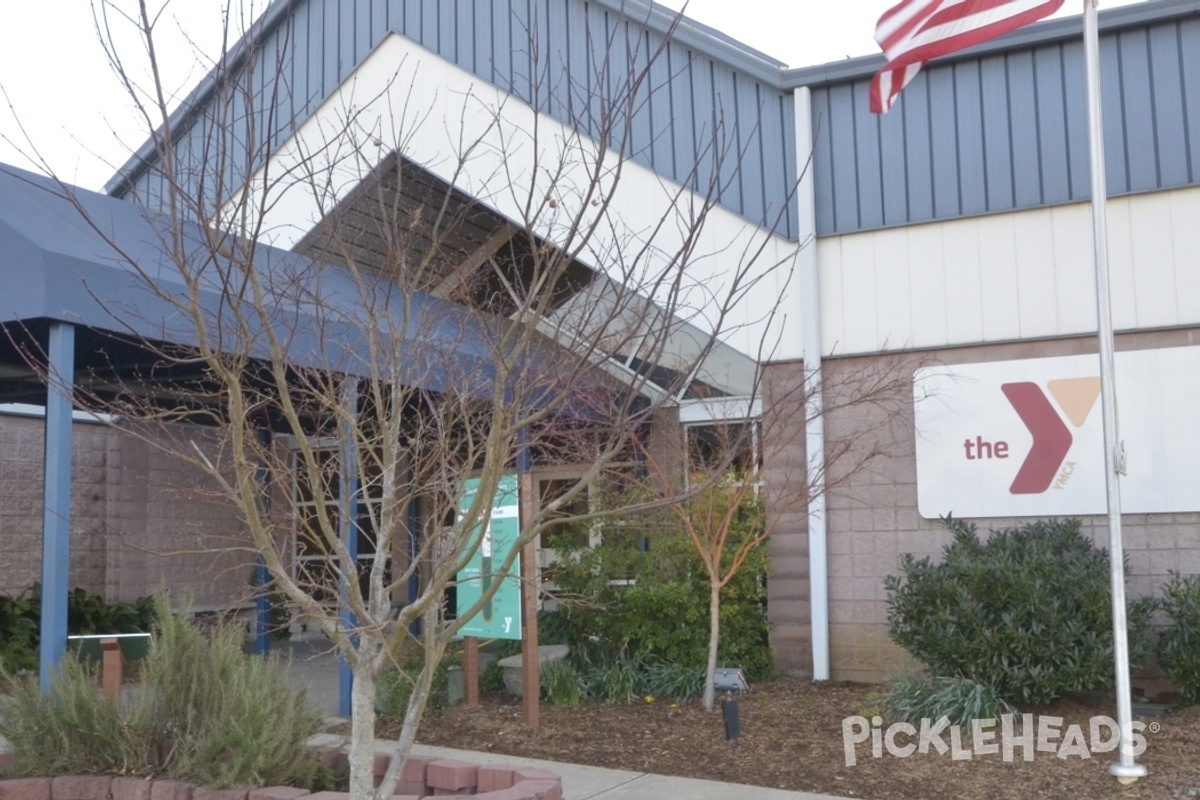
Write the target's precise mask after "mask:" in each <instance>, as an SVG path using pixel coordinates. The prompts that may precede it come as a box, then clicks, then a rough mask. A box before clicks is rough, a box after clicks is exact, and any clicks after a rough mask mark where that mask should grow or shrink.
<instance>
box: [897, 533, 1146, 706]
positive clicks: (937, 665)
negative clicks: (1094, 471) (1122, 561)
mask: <svg viewBox="0 0 1200 800" xmlns="http://www.w3.org/2000/svg"><path fill="white" fill-rule="evenodd" d="M945 522H946V524H947V526H948V527H949V528H950V530H951V531H952V532H953V534H954V541H953V543H951V544H950V545H949V546H947V547H946V549H945V552H944V557H943V559H942V561H941V563H938V564H934V563H932V562H931V560H930V559H928V558H922V559H916V558H914V557H913V556H911V555H905V556H904V557H903V559H902V561H901V565H900V569H901V574H900V575H899V576H889V577H888V578H887V579H886V580H885V585H886V588H887V593H888V622H889V625H890V633H891V636H892V639H893V640H894V641H895V642H896V643H897V644H899V645H900V646H902V647H903V648H904V649H905V650H907V651H908V652H909V653H911V654H912V655H913V656H914V657H916V658H917V659H918V660H920V661H921V662H922V663H924V664H925V665H926V666H927V667H928V668H929V671H930V672H931V674H933V675H937V676H939V677H952V678H969V679H971V680H972V681H977V682H979V683H982V684H987V685H989V686H992V687H994V688H995V689H996V692H997V693H998V694H999V696H1000V697H1001V698H1003V699H1005V700H1009V701H1011V702H1018V703H1027V704H1034V705H1041V704H1045V703H1048V702H1050V701H1051V700H1054V699H1055V698H1057V697H1061V696H1063V695H1066V694H1075V693H1081V692H1090V691H1094V690H1097V689H1101V688H1105V687H1110V686H1111V685H1112V682H1113V666H1112V665H1113V634H1112V610H1111V605H1110V598H1111V590H1110V583H1109V581H1110V578H1109V560H1108V552H1107V551H1106V550H1104V549H1102V548H1097V547H1095V546H1094V545H1093V544H1092V542H1091V541H1090V540H1089V539H1088V538H1087V537H1085V536H1084V535H1083V534H1082V533H1081V532H1080V522H1079V520H1077V519H1070V520H1044V521H1037V522H1031V523H1028V524H1026V525H1023V526H1022V527H1020V528H1010V529H1006V530H1002V531H992V533H991V535H990V536H989V537H988V538H987V540H986V541H981V540H980V538H979V536H977V535H976V531H975V526H974V525H967V524H966V523H964V522H963V521H961V520H955V519H951V518H947V519H946V520H945ZM1125 569H1126V572H1128V570H1129V567H1128V565H1126V567H1125ZM1154 607H1155V603H1154V601H1153V600H1151V599H1142V600H1138V601H1136V602H1133V603H1131V604H1129V609H1128V631H1129V652H1130V661H1131V663H1132V664H1133V665H1135V666H1136V665H1137V664H1139V663H1141V662H1142V661H1143V660H1144V659H1145V657H1146V654H1147V650H1148V647H1147V643H1146V633H1147V630H1148V627H1149V620H1150V614H1151V613H1152V612H1153V610H1154Z"/></svg>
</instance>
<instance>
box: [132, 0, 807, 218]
mask: <svg viewBox="0 0 1200 800" xmlns="http://www.w3.org/2000/svg"><path fill="white" fill-rule="evenodd" d="M621 8H624V9H625V11H626V13H624V14H623V13H621V11H620V10H619V9H621ZM649 13H651V12H650V11H649V10H648V8H640V10H639V7H638V6H637V5H636V4H619V3H616V2H602V1H601V0H390V2H389V1H388V0H362V2H356V0H305V2H300V3H298V4H296V6H295V9H294V11H293V12H292V16H291V19H290V20H285V21H284V22H283V23H282V24H280V25H278V26H276V27H275V28H274V29H273V30H271V31H270V32H269V33H268V34H267V35H266V36H264V37H263V38H262V40H261V41H260V42H259V45H258V48H257V49H256V50H255V52H256V53H257V54H258V55H259V56H260V58H258V61H257V63H255V62H254V59H253V58H252V59H251V63H254V66H253V67H252V70H253V74H252V75H251V76H250V77H249V81H250V82H249V85H250V86H252V87H254V88H255V89H256V90H257V91H258V92H260V93H263V94H265V95H273V94H278V95H279V101H278V106H277V108H278V109H279V112H280V113H279V114H278V116H279V119H278V120H277V121H276V125H275V129H274V130H273V131H270V132H268V131H266V130H265V128H266V125H265V122H264V121H263V120H262V119H261V115H262V114H263V113H264V112H269V111H271V110H272V107H271V105H270V103H269V102H266V101H264V102H263V103H258V104H256V105H257V107H255V108H252V109H246V108H242V107H240V105H239V104H238V103H237V102H236V101H233V102H232V105H231V107H227V108H225V109H224V110H220V109H219V106H220V105H221V101H220V100H219V99H218V96H217V94H215V93H214V94H212V95H210V96H209V97H208V98H207V101H206V102H207V104H208V105H207V106H206V107H205V108H203V109H202V111H201V114H200V116H203V115H205V114H207V115H210V116H216V117H217V118H219V119H221V124H220V125H217V126H213V130H214V131H217V130H223V131H224V133H225V135H229V136H231V141H232V142H234V143H236V144H235V145H234V146H236V147H238V148H250V150H251V151H253V152H254V153H255V155H256V158H255V161H254V165H255V166H257V165H258V164H260V163H261V158H262V157H263V156H264V155H265V150H267V149H274V148H275V147H277V146H278V145H279V144H280V143H281V142H282V141H283V140H285V139H286V138H287V136H288V135H289V134H290V133H291V131H292V130H294V126H295V124H297V123H298V122H301V121H303V120H304V119H306V118H307V117H309V116H310V115H311V114H312V113H313V112H314V111H315V110H316V108H317V107H318V106H319V104H320V103H321V102H322V101H323V100H324V99H325V98H326V97H328V96H329V95H330V94H331V93H332V92H333V91H334V90H335V89H336V88H337V86H338V85H339V84H340V83H341V82H342V81H343V80H345V79H346V77H347V76H348V75H349V74H350V73H351V72H352V71H353V69H354V68H355V66H356V65H357V64H358V63H359V62H360V61H361V60H362V59H363V58H364V57H365V56H366V55H367V53H368V52H369V51H370V49H371V48H372V47H374V46H375V45H376V44H378V43H379V41H380V40H382V39H383V38H384V36H386V35H387V33H388V32H389V31H395V32H397V33H399V34H401V35H403V36H406V37H408V38H410V39H412V40H414V41H416V42H418V43H419V44H421V45H422V46H424V47H426V48H428V49H429V50H432V51H434V52H436V53H438V54H439V55H441V56H442V57H444V58H446V59H447V60H449V61H452V62H454V63H456V64H458V65H459V66H460V67H462V68H463V69H466V70H469V71H471V72H473V73H474V74H476V75H478V76H480V77H481V78H483V79H484V80H487V81H490V82H491V83H493V84H494V85H496V86H498V87H500V88H502V89H505V90H507V91H511V92H512V93H513V94H515V95H516V96H518V97H519V98H521V99H522V100H524V101H526V102H528V103H530V104H531V105H534V106H535V107H537V108H539V109H540V110H543V111H545V112H546V113H548V114H550V115H552V116H554V117H555V118H556V119H558V120H560V121H562V122H564V123H567V124H573V125H577V126H579V127H580V128H581V129H582V130H584V131H585V132H586V133H588V134H589V135H592V136H596V135H599V134H600V133H601V128H602V126H601V121H602V120H601V119H600V116H601V108H602V104H601V102H600V101H599V100H598V99H596V98H594V97H593V95H594V92H593V91H592V90H593V89H595V88H596V87H597V85H598V84H599V82H600V78H601V76H600V75H598V74H597V71H598V70H599V69H603V68H604V67H603V64H604V55H605V53H607V54H608V57H609V60H608V64H609V68H608V69H607V70H606V72H607V74H606V75H604V79H605V80H604V84H605V86H606V87H607V90H608V97H609V98H610V99H614V100H616V101H618V102H622V103H623V101H621V96H622V93H623V92H625V91H626V90H628V89H629V88H630V87H629V86H628V80H627V78H628V75H627V72H626V69H627V66H628V65H630V64H632V65H633V66H635V67H645V66H647V65H648V64H650V63H651V61H652V59H655V58H658V59H661V61H660V62H655V63H654V64H653V66H652V67H651V69H650V79H649V80H648V81H645V82H643V84H642V85H640V86H639V87H637V90H638V94H637V96H636V97H635V98H634V99H633V101H632V102H630V103H629V105H628V107H629V108H631V109H632V110H633V116H632V118H631V119H630V120H628V122H629V123H630V124H629V126H628V129H626V128H624V127H621V126H617V127H616V129H615V130H612V131H611V136H610V141H611V143H612V144H622V143H623V145H624V147H625V151H626V152H627V153H628V154H629V155H630V156H631V157H632V158H634V159H635V160H636V161H638V162H639V163H641V164H643V165H645V166H647V167H649V168H651V169H654V170H656V171H657V172H659V173H660V174H662V175H664V176H665V177H667V178H669V179H672V180H675V181H677V182H680V183H684V184H686V185H690V186H691V187H692V188H694V189H696V190H697V191H700V192H702V193H707V192H708V191H709V190H710V188H715V187H710V180H711V179H713V172H714V169H715V170H716V171H717V176H718V177H719V181H720V186H719V188H720V192H719V199H720V202H721V203H722V204H723V205H725V206H726V207H728V208H729V209H730V210H732V211H734V212H736V213H739V214H742V215H743V216H745V217H746V218H747V219H749V220H751V221H752V222H756V223H760V224H767V225H772V224H773V223H774V221H775V219H776V218H777V217H779V216H780V215H779V212H778V209H779V206H780V205H781V204H782V203H783V202H784V198H787V197H789V195H790V193H791V191H792V188H793V185H794V183H795V179H796V174H795V163H794V161H795V159H794V158H793V153H792V150H793V149H794V146H795V145H794V141H795V140H794V138H792V137H790V136H784V135H783V131H784V130H785V129H790V127H794V124H793V122H794V121H793V120H792V119H791V118H790V115H791V113H792V108H793V100H792V96H791V93H790V92H784V91H783V90H782V89H781V88H780V84H779V81H778V79H775V80H770V79H768V78H767V77H766V76H765V75H764V73H769V72H770V69H771V68H769V67H765V66H764V63H765V62H754V63H755V64H757V65H758V66H757V67H751V68H749V69H748V70H744V69H737V68H735V67H733V66H730V63H739V58H742V59H743V60H752V58H750V57H744V56H741V55H740V53H738V52H733V51H732V50H730V48H729V46H728V44H727V43H725V42H723V41H722V40H720V38H719V37H716V38H713V39H711V40H710V39H705V42H706V46H707V43H708V42H710V41H711V42H712V44H713V54H710V53H706V52H702V51H701V50H698V49H696V47H695V46H690V45H689V44H687V43H688V42H694V41H696V40H697V38H698V34H697V30H698V29H697V28H695V27H693V28H690V29H688V30H687V31H686V35H683V34H681V35H679V36H678V38H677V39H672V40H671V41H669V42H668V41H665V36H664V34H663V33H662V32H660V29H659V28H656V27H655V26H653V25H650V26H647V25H646V24H643V19H642V18H640V17H639V15H643V14H649ZM654 13H661V11H656V12H654ZM281 43H283V44H281ZM281 47H286V51H287V52H285V53H281V52H280V49H281ZM725 50H730V52H729V53H725V55H726V56H727V57H728V58H729V59H730V62H729V63H726V61H725V60H722V58H721V57H718V56H716V55H714V54H715V53H724V52H725ZM281 62H282V63H283V64H284V65H285V67H284V69H283V70H282V72H281V73H279V77H280V78H281V80H279V81H276V67H277V65H278V64H279V63H281ZM535 70H536V73H535ZM622 107H624V105H623V106H622ZM252 117H258V118H259V119H256V120H255V121H254V122H253V125H251V119H252ZM189 126H190V127H191V128H192V130H187V128H188V127H189ZM789 126H790V127H789ZM177 129H178V130H179V131H180V135H181V136H182V137H184V138H187V139H197V140H198V139H199V138H200V137H201V136H203V130H202V129H203V125H201V123H200V122H199V121H198V117H193V118H192V119H191V120H190V121H188V123H187V124H186V125H180V126H177ZM714 136H715V137H717V140H716V141H717V145H716V149H717V150H719V151H720V156H721V157H722V158H721V160H720V161H719V162H718V161H717V160H716V158H717V154H715V153H714V147H713V141H714V139H713V137H714ZM268 137H269V138H268ZM626 137H628V138H626ZM264 144H265V145H268V147H265V148H264V147H263V145H264ZM206 148H207V150H208V151H209V154H210V155H211V154H212V151H213V150H214V149H215V148H214V147H213V143H212V142H208V143H207V144H205V145H202V144H201V143H200V142H199V141H194V142H193V143H192V150H193V152H196V153H199V152H201V151H203V150H205V149H206ZM246 152H247V151H246V150H242V151H241V153H240V155H241V157H242V158H241V161H242V163H240V164H234V163H226V164H225V165H224V170H223V173H224V174H223V175H222V178H223V179H224V180H225V181H236V178H237V177H238V176H240V175H243V174H244V173H245V167H246V163H245V153H246ZM697 166H699V168H698V169H697ZM203 168H204V169H207V170H209V171H212V170H213V169H214V165H213V163H212V162H211V161H209V162H207V163H205V164H204V165H203ZM153 180H154V178H153V176H152V174H151V172H150V171H146V172H143V173H141V174H139V175H137V177H136V179H135V186H134V187H133V191H132V194H133V195H134V196H139V197H145V196H146V194H147V188H148V187H147V185H146V183H147V182H148V181H150V182H152V181H153ZM200 183H201V181H200V180H199V178H198V177H195V176H194V180H193V186H191V187H189V188H190V189H193V190H195V189H197V188H198V186H199V184H200ZM203 183H204V184H206V185H207V186H208V187H211V186H212V185H213V183H214V181H213V180H212V179H211V177H209V178H207V179H205V180H204V181H203ZM234 188H236V187H235V186H232V185H227V186H226V187H225V190H226V191H227V192H228V191H230V190H232V189H234ZM150 194H152V195H153V194H156V193H155V192H151V193H150ZM789 208H790V209H791V210H790V212H789V213H787V214H784V215H782V220H781V221H782V225H781V226H780V227H779V228H778V229H777V230H778V232H779V233H781V234H783V235H786V236H791V237H794V236H795V224H796V223H795V213H794V211H795V205H794V201H791V202H789Z"/></svg>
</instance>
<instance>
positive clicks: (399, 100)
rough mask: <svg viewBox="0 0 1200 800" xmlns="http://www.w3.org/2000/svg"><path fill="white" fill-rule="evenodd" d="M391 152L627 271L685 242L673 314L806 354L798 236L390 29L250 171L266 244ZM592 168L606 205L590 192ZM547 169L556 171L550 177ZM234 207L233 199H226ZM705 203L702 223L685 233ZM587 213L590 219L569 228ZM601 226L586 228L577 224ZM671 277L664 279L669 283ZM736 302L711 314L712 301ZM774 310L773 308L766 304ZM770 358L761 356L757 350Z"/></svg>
mask: <svg viewBox="0 0 1200 800" xmlns="http://www.w3.org/2000/svg"><path fill="white" fill-rule="evenodd" d="M393 150H398V151H399V152H400V153H401V154H402V155H403V156H404V157H405V158H407V159H409V160H411V161H413V162H415V163H417V164H420V165H421V166H423V167H424V168H425V169H427V170H429V171H430V172H432V173H433V174H435V175H437V176H438V177H439V178H441V179H442V180H444V181H446V182H447V183H450V184H452V185H454V186H456V187H458V188H459V189H461V190H463V191H464V192H466V193H467V194H470V195H472V196H473V197H476V198H478V199H479V200H481V201H482V202H484V203H485V204H486V205H488V206H490V207H491V208H492V209H493V210H495V211H497V212H499V213H500V214H502V215H504V216H505V217H507V218H509V219H510V220H513V221H514V222H517V223H518V224H521V221H522V220H525V219H527V217H528V216H529V215H528V214H527V213H526V212H525V208H526V206H527V203H529V202H530V198H533V202H532V208H533V209H534V220H533V225H534V230H535V231H536V232H537V234H538V235H539V236H541V237H542V238H544V239H545V240H547V241H550V242H553V243H555V244H557V245H559V246H560V247H563V248H565V249H567V250H568V251H572V250H574V249H576V248H578V249H579V260H580V261H582V262H584V263H586V264H588V265H589V266H591V267H593V268H594V269H597V270H600V271H603V272H606V273H607V274H608V275H610V276H611V277H612V278H614V279H615V280H619V281H623V282H630V281H633V282H636V283H642V282H647V283H648V282H653V281H656V280H659V279H660V278H661V277H662V276H664V275H671V274H672V273H673V271H674V269H675V267H673V266H671V264H672V261H674V260H677V259H679V258H680V256H681V254H682V253H683V252H684V251H685V250H686V249H689V248H691V252H690V253H689V254H688V256H687V258H686V261H685V263H686V270H685V272H684V277H683V281H682V298H683V302H682V304H681V309H680V311H679V313H678V316H680V317H682V318H685V319H687V320H688V321H691V322H693V323H694V324H696V325H698V326H699V327H700V328H701V329H703V330H705V331H706V332H712V331H714V330H716V329H717V328H718V327H719V329H720V330H719V331H718V333H719V336H720V338H721V339H722V340H723V341H725V342H726V343H727V344H729V345H731V346H733V347H734V348H736V349H737V350H739V351H741V352H742V353H744V354H746V355H748V356H750V357H752V358H755V359H756V360H757V359H758V358H759V357H760V355H761V354H764V353H769V354H770V355H769V357H770V359H772V360H773V359H787V358H796V357H799V356H800V354H801V350H802V348H801V342H800V334H799V330H800V327H799V325H800V312H799V303H798V300H797V290H796V288H795V286H794V285H793V284H792V282H791V271H792V270H791V268H792V262H793V261H794V258H795V252H796V250H797V246H796V243H795V242H790V241H788V240H786V239H783V238H782V237H778V236H773V235H770V234H769V233H767V232H765V231H764V230H762V229H761V228H759V227H757V226H756V225H753V224H751V223H749V222H747V221H746V220H745V219H743V218H741V217H739V216H737V215H736V214H733V213H731V212H729V211H727V210H726V209H724V208H722V207H720V206H716V205H715V204H709V203H706V202H705V200H704V198H703V197H701V196H700V195H697V194H695V193H693V192H691V191H689V190H687V189H685V188H683V187H681V186H679V185H677V184H674V183H672V182H670V181H668V180H666V179H664V178H663V177H662V176H660V175H657V174H655V173H654V172H652V171H651V170H649V169H647V168H645V167H642V166H640V165H638V164H635V163H634V162H633V161H630V160H625V161H620V162H619V161H618V159H616V158H615V157H613V155H612V154H611V153H605V154H603V156H601V157H600V158H601V161H600V162H599V164H598V163H597V158H598V155H597V154H598V153H599V148H598V146H597V144H596V143H595V142H593V141H591V140H589V139H583V138H581V137H579V136H578V135H577V134H576V133H574V132H573V131H572V130H570V129H569V128H567V127H566V126H564V125H562V124H561V123H559V122H557V121H556V120H554V119H553V118H551V117H549V116H547V115H545V114H539V113H538V112H536V111H534V109H533V108H531V107H530V106H528V105H526V104H525V103H523V102H521V101H519V100H517V99H515V98H514V97H512V96H510V95H508V94H507V93H505V92H502V91H501V90H499V89H497V88H495V87H494V86H492V85H490V84H487V83H485V82H483V81H481V80H479V78H477V77H476V76H474V75H472V74H470V73H468V72H466V71H464V70H462V69H461V68H459V67H458V66H456V65H454V64H452V63H450V62H448V61H446V60H445V59H443V58H441V57H440V56H437V55H435V54H434V53H431V52H430V51H428V50H425V49H424V48H422V47H420V46H419V45H417V44H415V43H414V42H412V41H410V40H408V39H405V38H403V37H401V36H398V35H391V36H389V37H387V38H386V39H384V40H383V41H382V42H381V43H380V44H379V45H378V46H377V47H376V48H375V49H374V50H373V51H372V53H371V54H370V55H369V56H368V57H367V58H366V59H364V60H363V62H362V63H361V64H360V65H359V67H358V68H357V69H356V70H355V71H354V73H353V74H351V76H350V77H349V78H348V79H347V80H346V81H345V82H344V83H343V84H342V86H341V87H340V88H339V89H338V91H337V92H336V93H334V94H333V95H332V96H331V97H330V98H329V99H328V100H326V102H325V103H323V104H322V105H321V107H320V108H319V109H318V110H317V111H316V112H315V113H314V114H313V115H312V117H310V118H309V119H308V120H307V121H306V122H305V123H304V124H303V125H302V126H301V127H300V128H299V129H298V131H297V132H296V134H295V135H293V136H292V137H291V138H290V139H288V141H287V142H285V143H284V144H283V145H282V146H281V147H280V148H279V150H278V151H277V152H276V153H275V154H274V155H273V156H272V158H271V159H270V161H269V163H268V165H267V167H266V168H265V172H264V171H261V170H260V172H259V173H258V174H257V175H256V177H255V180H254V183H253V184H252V186H253V187H254V188H253V189H252V191H254V192H256V193H259V192H261V186H262V182H263V180H264V178H263V176H264V174H265V175H266V176H267V177H268V179H270V180H271V181H272V182H274V185H273V186H272V187H271V189H270V190H269V192H270V193H271V199H270V201H269V202H268V203H267V209H268V210H267V211H266V213H265V214H264V218H263V223H264V230H265V231H266V232H267V234H266V237H265V238H266V239H267V240H268V241H269V243H271V244H273V245H276V246H280V247H289V248H290V247H292V246H294V245H295V244H296V243H297V242H299V241H300V240H301V239H302V238H303V237H304V235H305V234H306V233H308V231H310V230H311V229H312V228H313V227H314V226H315V225H316V224H317V222H318V221H319V220H320V219H321V217H322V216H323V213H324V212H325V211H328V210H329V209H331V208H333V206H334V205H336V202H337V201H338V200H340V199H342V198H344V197H345V196H346V195H347V194H348V193H349V192H350V191H351V190H352V189H353V188H354V187H355V186H357V185H358V183H359V182H360V181H361V180H362V179H363V178H364V177H365V176H366V175H367V174H369V172H370V171H371V170H372V169H373V168H374V167H375V166H376V165H378V164H379V163H380V162H381V161H382V160H383V159H384V158H386V157H387V156H388V155H389V154H390V153H391V152H392V151H393ZM593 175H599V176H600V178H599V184H600V186H601V187H602V192H603V194H604V195H608V196H610V197H611V202H610V203H609V204H608V207H607V209H605V208H604V207H603V206H604V204H603V202H599V203H597V202H595V198H596V197H597V195H596V193H595V192H594V191H592V192H591V193H589V187H591V186H593V185H594V182H593V180H592V176H593ZM551 176H553V179H552V177H551ZM232 207H233V205H232V204H231V206H230V208H231V209H232ZM701 211H703V213H704V215H705V218H704V222H703V228H702V233H701V234H700V235H699V237H698V240H697V241H696V242H695V243H693V244H694V247H693V246H692V245H689V244H688V241H687V237H688V234H689V231H690V230H692V229H693V227H694V225H695V217H696V215H697V214H699V213H700V212H701ZM577 213H582V214H583V218H584V220H585V221H584V223H583V224H582V225H572V224H571V220H572V218H573V215H575V214H577ZM593 224H594V225H595V231H594V233H593V234H592V235H591V236H590V237H586V238H583V237H580V236H579V234H578V231H581V230H588V228H589V226H591V225H593ZM670 283H671V282H670V281H667V285H670ZM735 284H736V285H737V286H738V289H737V291H738V293H739V294H740V298H739V302H738V303H737V304H736V306H735V307H734V308H733V310H732V313H731V314H730V315H729V318H728V319H727V320H726V321H725V322H724V323H720V324H718V320H717V319H716V317H715V314H714V312H715V311H716V307H715V304H714V303H713V299H714V298H722V297H725V296H728V295H729V294H730V292H731V291H734V286H735ZM772 310H777V312H778V313H776V314H775V315H772V314H771V312H772ZM764 360H765V359H764Z"/></svg>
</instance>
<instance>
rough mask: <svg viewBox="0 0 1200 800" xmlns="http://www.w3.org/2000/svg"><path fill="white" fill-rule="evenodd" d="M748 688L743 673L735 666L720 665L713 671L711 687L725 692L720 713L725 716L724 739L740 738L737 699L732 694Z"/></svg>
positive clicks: (740, 728)
mask: <svg viewBox="0 0 1200 800" xmlns="http://www.w3.org/2000/svg"><path fill="white" fill-rule="evenodd" d="M747 688H749V687H748V685H747V683H746V676H745V674H744V673H743V672H742V671H741V670H740V669H738V668H736V667H720V668H718V669H717V670H716V671H715V672H714V673H713V689H714V690H715V691H718V692H724V693H725V699H724V700H722V701H721V715H722V716H723V717H725V740H726V741H730V740H733V739H740V738H742V724H741V718H740V712H739V711H738V704H737V700H735V699H734V697H733V695H734V693H736V692H744V691H746V689H747Z"/></svg>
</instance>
